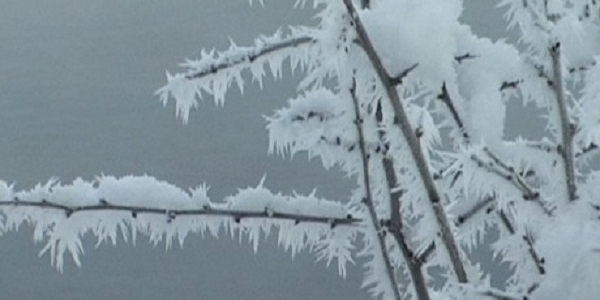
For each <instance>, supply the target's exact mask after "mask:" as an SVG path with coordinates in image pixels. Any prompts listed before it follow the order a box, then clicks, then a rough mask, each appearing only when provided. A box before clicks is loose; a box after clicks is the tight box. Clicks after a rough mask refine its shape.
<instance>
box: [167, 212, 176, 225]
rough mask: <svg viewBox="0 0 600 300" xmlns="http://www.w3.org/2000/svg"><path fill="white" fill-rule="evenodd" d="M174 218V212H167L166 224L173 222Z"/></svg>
mask: <svg viewBox="0 0 600 300" xmlns="http://www.w3.org/2000/svg"><path fill="white" fill-rule="evenodd" d="M175 217H177V213H175V212H174V211H167V223H171V222H173V220H175Z"/></svg>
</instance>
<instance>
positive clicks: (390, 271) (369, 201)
mask: <svg viewBox="0 0 600 300" xmlns="http://www.w3.org/2000/svg"><path fill="white" fill-rule="evenodd" d="M350 94H351V98H352V103H353V105H354V114H355V117H356V119H355V121H354V123H355V124H356V131H357V132H358V146H359V149H360V154H361V160H362V169H363V185H364V186H365V194H366V195H365V198H364V202H365V203H364V204H365V205H366V206H367V209H368V211H369V217H370V219H371V223H372V225H373V227H374V228H375V231H376V232H377V239H378V241H379V247H380V249H381V253H382V256H383V260H384V262H385V268H386V273H387V276H388V278H389V280H390V284H391V285H392V286H391V287H390V288H391V289H392V291H393V292H394V298H395V299H396V300H401V299H402V297H401V296H400V291H399V289H398V285H397V282H398V281H397V280H396V275H395V273H394V268H393V266H392V263H391V260H390V257H389V253H388V252H387V247H386V245H385V232H384V231H383V230H382V227H381V224H380V223H379V222H378V218H377V212H375V204H374V202H373V193H372V191H371V179H370V178H369V156H368V155H367V149H366V145H365V134H364V131H363V119H362V117H361V114H360V106H359V104H358V99H357V98H356V81H355V79H354V78H352V86H351V87H350Z"/></svg>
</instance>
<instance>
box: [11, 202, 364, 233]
mask: <svg viewBox="0 0 600 300" xmlns="http://www.w3.org/2000/svg"><path fill="white" fill-rule="evenodd" d="M98 203H99V204H96V205H65V204H59V203H55V202H51V201H47V200H42V201H41V202H37V201H28V200H20V199H18V198H15V199H14V200H12V201H7V200H4V201H0V206H5V207H6V206H10V207H35V208H40V209H54V210H62V211H63V212H64V213H65V215H66V216H67V217H71V216H72V215H74V214H76V213H82V212H100V211H105V212H106V211H121V212H129V213H131V216H132V218H137V216H139V215H141V214H153V215H164V216H167V221H171V220H173V219H175V218H176V217H177V216H223V217H232V218H234V220H235V221H236V222H239V221H240V220H241V219H274V220H291V221H294V222H296V224H298V223H322V224H330V225H331V226H334V227H335V226H338V225H340V226H342V225H356V224H358V223H360V222H361V221H362V220H361V219H357V218H355V217H353V216H352V215H351V214H348V215H347V216H346V217H344V218H339V217H328V216H314V215H307V214H295V213H287V212H277V211H273V210H272V209H270V208H265V209H264V210H263V211H246V210H232V209H223V208H215V207H211V206H210V205H208V204H207V205H204V206H203V207H202V208H201V209H167V208H157V207H150V206H133V205H120V204H112V203H110V202H109V201H107V200H104V199H101V200H99V202H98Z"/></svg>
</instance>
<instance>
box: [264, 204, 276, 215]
mask: <svg viewBox="0 0 600 300" xmlns="http://www.w3.org/2000/svg"><path fill="white" fill-rule="evenodd" d="M274 213H275V212H274V211H273V209H272V208H271V207H270V206H266V207H265V216H267V217H269V218H272V217H273V214H274Z"/></svg>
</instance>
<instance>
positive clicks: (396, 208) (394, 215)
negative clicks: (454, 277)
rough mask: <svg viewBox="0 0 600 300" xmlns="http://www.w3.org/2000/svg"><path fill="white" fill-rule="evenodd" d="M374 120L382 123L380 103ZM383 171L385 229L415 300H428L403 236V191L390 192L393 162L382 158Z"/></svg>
mask: <svg viewBox="0 0 600 300" xmlns="http://www.w3.org/2000/svg"><path fill="white" fill-rule="evenodd" d="M375 118H376V120H377V123H378V124H381V123H382V122H383V112H382V107H381V102H379V103H377V109H376V111H375ZM379 139H380V141H383V139H384V136H383V131H379ZM382 164H383V169H384V171H385V179H386V183H387V190H388V193H389V197H390V211H391V216H390V222H389V223H388V224H387V229H388V231H389V232H391V233H392V236H393V237H394V239H395V240H396V243H397V244H398V247H399V248H400V252H401V253H402V256H403V258H404V261H405V263H406V265H407V267H408V271H409V273H410V278H411V279H412V281H411V282H412V284H413V286H414V288H415V293H416V295H417V299H419V300H428V299H430V298H431V297H430V296H429V291H428V290H427V283H426V282H425V276H424V275H423V270H421V265H422V263H421V261H420V260H419V258H417V257H416V256H415V253H414V251H412V250H411V249H410V247H409V245H408V239H407V238H406V235H405V234H404V231H403V229H404V226H403V221H402V215H401V214H400V211H401V207H400V206H401V203H400V198H401V197H402V195H403V190H401V189H398V190H395V191H392V189H393V188H397V187H398V177H397V176H396V172H395V170H394V161H393V160H392V158H390V157H384V158H383V159H382Z"/></svg>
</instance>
